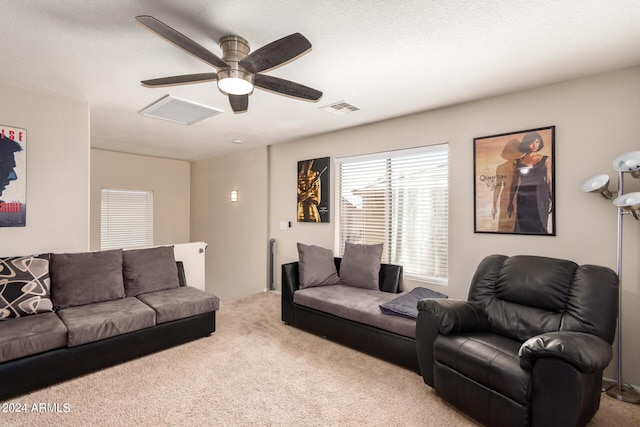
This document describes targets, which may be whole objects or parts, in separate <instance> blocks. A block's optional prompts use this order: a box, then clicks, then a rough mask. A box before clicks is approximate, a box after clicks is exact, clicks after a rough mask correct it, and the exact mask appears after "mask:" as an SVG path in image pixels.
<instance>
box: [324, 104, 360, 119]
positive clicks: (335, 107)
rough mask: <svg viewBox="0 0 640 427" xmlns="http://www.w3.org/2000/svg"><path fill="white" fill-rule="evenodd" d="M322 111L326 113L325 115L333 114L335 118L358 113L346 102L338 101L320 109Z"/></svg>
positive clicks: (355, 108) (356, 108) (356, 109)
mask: <svg viewBox="0 0 640 427" xmlns="http://www.w3.org/2000/svg"><path fill="white" fill-rule="evenodd" d="M320 109H321V110H322V111H326V112H327V113H332V114H335V115H336V116H344V115H345V114H349V113H353V112H354V111H358V110H359V108H358V107H354V106H353V105H351V104H349V103H348V102H344V101H339V102H335V103H333V104H329V105H325V106H324V107H320Z"/></svg>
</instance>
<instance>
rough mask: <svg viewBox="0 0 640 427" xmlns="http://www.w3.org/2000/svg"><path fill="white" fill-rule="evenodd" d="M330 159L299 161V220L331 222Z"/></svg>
mask: <svg viewBox="0 0 640 427" xmlns="http://www.w3.org/2000/svg"><path fill="white" fill-rule="evenodd" d="M329 160H330V158H329V157H322V158H318V159H309V160H300V161H299V162H298V215H297V217H298V222H329V190H330V189H329Z"/></svg>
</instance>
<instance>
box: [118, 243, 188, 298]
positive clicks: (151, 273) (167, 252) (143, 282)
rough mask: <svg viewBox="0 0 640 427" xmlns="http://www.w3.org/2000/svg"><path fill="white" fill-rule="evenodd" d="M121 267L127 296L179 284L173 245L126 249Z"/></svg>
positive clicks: (174, 286)
mask: <svg viewBox="0 0 640 427" xmlns="http://www.w3.org/2000/svg"><path fill="white" fill-rule="evenodd" d="M122 268H123V273H124V287H125V290H126V293H127V296H128V297H135V296H137V295H140V294H144V293H148V292H155V291H162V290H165V289H173V288H177V287H179V286H180V283H179V281H178V267H177V266H176V259H175V254H174V251H173V246H161V247H157V248H145V249H132V250H126V251H124V252H123V254H122Z"/></svg>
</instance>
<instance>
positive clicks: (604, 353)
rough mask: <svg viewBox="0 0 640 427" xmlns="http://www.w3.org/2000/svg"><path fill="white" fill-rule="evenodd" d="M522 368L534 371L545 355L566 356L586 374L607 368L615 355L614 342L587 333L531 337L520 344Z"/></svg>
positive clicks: (557, 333) (562, 357)
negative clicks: (537, 361)
mask: <svg viewBox="0 0 640 427" xmlns="http://www.w3.org/2000/svg"><path fill="white" fill-rule="evenodd" d="M519 356H520V367H521V368H522V369H526V370H529V371H530V370H532V369H533V365H534V364H535V362H536V360H537V359H539V358H542V357H555V358H559V359H562V360H564V361H566V362H568V363H570V364H572V365H573V366H575V367H576V369H578V370H579V371H580V372H582V373H592V372H598V371H601V370H603V369H604V368H606V367H607V365H608V364H609V362H610V361H611V358H612V356H613V351H612V349H611V345H610V344H609V343H608V342H606V341H605V340H603V339H602V338H600V337H598V336H596V335H591V334H586V333H583V332H565V331H561V332H547V333H545V334H541V335H537V336H535V337H532V338H529V339H528V340H527V341H525V343H524V344H522V346H521V347H520V351H519Z"/></svg>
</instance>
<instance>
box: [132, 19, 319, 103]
mask: <svg viewBox="0 0 640 427" xmlns="http://www.w3.org/2000/svg"><path fill="white" fill-rule="evenodd" d="M136 20H137V21H138V22H139V23H140V24H142V25H143V26H144V27H145V28H147V29H148V30H150V31H151V32H153V33H155V34H156V35H158V36H160V37H162V38H163V39H165V40H167V41H168V42H170V43H172V44H174V45H175V46H177V47H179V48H180V49H182V50H184V51H185V52H187V53H189V54H191V55H193V56H195V57H196V58H198V59H200V60H202V61H204V62H206V63H207V64H209V65H211V66H213V67H214V68H215V69H216V70H217V72H215V73H199V74H186V75H181V76H172V77H163V78H159V79H151V80H143V81H142V82H141V83H142V85H143V86H146V87H159V86H172V85H179V84H187V83H201V82H206V81H213V80H217V81H218V88H219V89H220V90H221V91H222V92H223V93H225V94H226V95H228V96H229V103H230V104H231V109H233V112H234V113H244V112H246V111H247V108H248V107H249V95H250V94H251V93H252V92H253V89H254V87H257V88H260V89H264V90H267V91H271V92H276V93H279V94H282V95H287V96H291V97H294V98H298V99H303V100H309V101H317V100H318V99H320V97H321V96H322V92H320V91H318V90H315V89H312V88H310V87H307V86H303V85H301V84H299V83H295V82H292V81H290V80H284V79H280V78H278V77H273V76H269V75H266V74H262V72H264V71H268V70H271V69H272V68H275V67H277V66H279V65H282V64H284V63H286V62H289V61H291V60H293V59H295V58H296V57H298V56H300V55H302V54H303V53H306V52H308V51H309V50H310V49H311V43H310V42H309V40H307V38H306V37H304V36H303V35H302V34H300V33H294V34H291V35H289V36H286V37H283V38H281V39H279V40H276V41H274V42H271V43H269V44H267V45H265V46H263V47H261V48H260V49H258V50H256V51H254V52H251V53H249V51H250V48H249V42H248V41H246V40H245V39H243V38H242V37H239V36H225V37H223V38H222V39H220V48H221V49H222V58H219V57H218V56H216V55H215V54H213V53H212V52H211V51H209V50H208V49H206V48H204V47H203V46H201V45H200V44H198V43H196V42H195V41H193V40H191V39H190V38H188V37H187V36H185V35H184V34H182V33H179V32H178V31H176V30H174V29H173V28H171V27H169V26H168V25H166V24H164V23H163V22H161V21H159V20H157V19H155V18H154V17H152V16H148V15H141V16H136Z"/></svg>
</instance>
